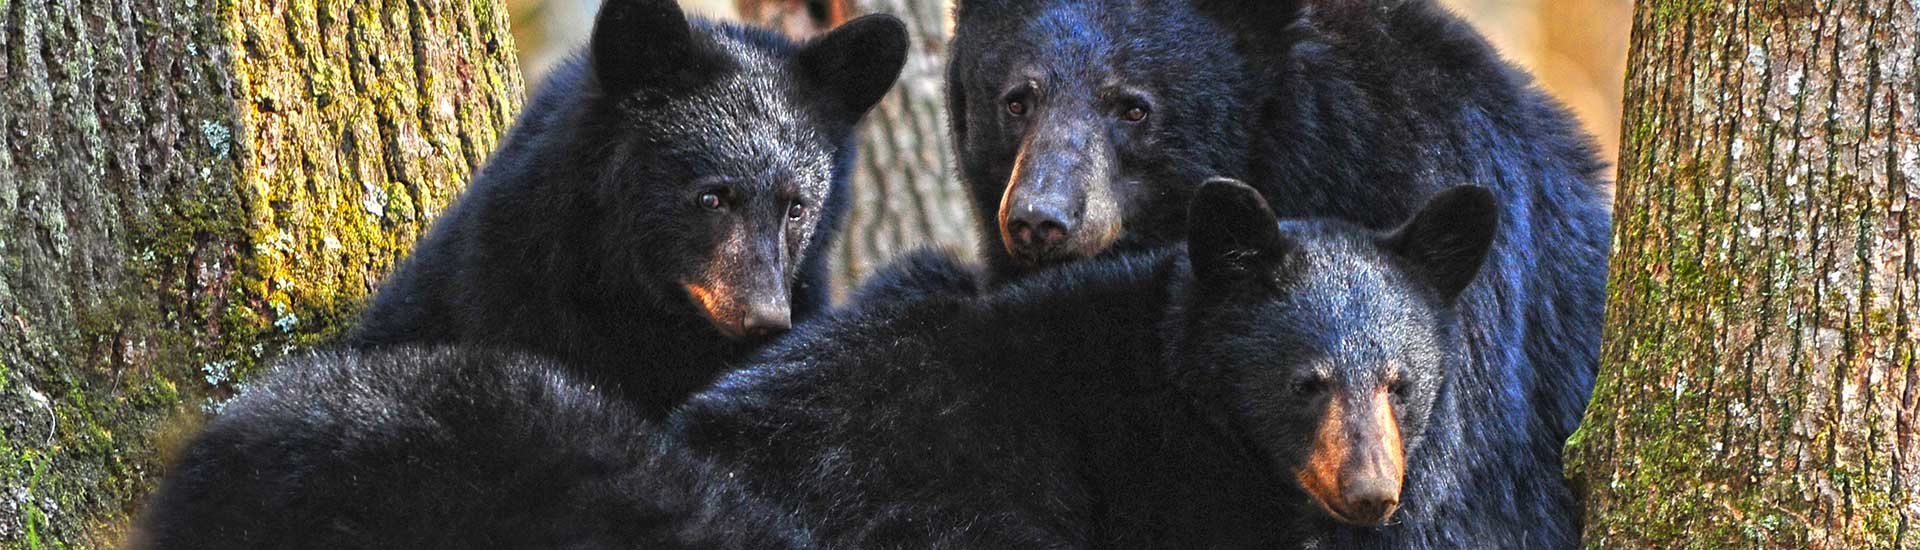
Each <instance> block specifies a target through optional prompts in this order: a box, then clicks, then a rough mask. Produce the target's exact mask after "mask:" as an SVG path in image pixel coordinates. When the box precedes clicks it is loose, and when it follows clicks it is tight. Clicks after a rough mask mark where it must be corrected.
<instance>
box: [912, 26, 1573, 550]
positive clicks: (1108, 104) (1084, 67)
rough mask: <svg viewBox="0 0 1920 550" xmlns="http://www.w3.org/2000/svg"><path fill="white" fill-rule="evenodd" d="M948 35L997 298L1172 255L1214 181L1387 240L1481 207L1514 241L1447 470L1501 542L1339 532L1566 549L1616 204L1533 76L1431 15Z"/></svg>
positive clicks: (1466, 304)
mask: <svg viewBox="0 0 1920 550" xmlns="http://www.w3.org/2000/svg"><path fill="white" fill-rule="evenodd" d="M957 16H958V17H957V26H956V29H955V34H954V38H953V42H952V44H951V48H950V50H949V51H950V57H949V73H948V109H949V115H950V116H949V119H950V123H951V125H952V127H951V132H952V135H953V137H954V143H955V149H956V156H957V158H958V159H959V166H960V173H961V177H962V179H963V180H964V182H965V184H966V185H967V186H968V188H969V189H970V190H971V197H972V199H973V202H974V206H975V209H976V211H977V212H978V213H979V219H978V221H979V223H980V228H981V229H982V236H983V237H984V240H983V243H982V244H983V246H982V247H981V248H982V250H983V254H984V256H985V260H986V264H987V266H988V271H989V272H991V273H992V274H993V275H994V276H995V277H996V279H999V280H1006V279H1009V278H1015V277H1018V276H1020V275H1022V274H1024V273H1028V272H1031V271H1033V270H1036V269H1039V268H1041V267H1042V266H1045V265H1049V264H1055V263H1060V262H1066V261H1073V260H1077V259H1080V258H1086V257H1091V256H1095V255H1097V254H1100V253H1102V252H1103V251H1107V250H1114V249H1120V250H1124V249H1130V248H1139V247H1144V246H1152V245H1156V244H1164V243H1169V242H1176V241H1177V240H1178V239H1179V238H1180V237H1181V232H1182V231H1184V230H1185V227H1186V225H1185V223H1184V220H1183V216H1184V214H1185V209H1184V208H1183V205H1184V204H1185V202H1186V200H1187V197H1189V196H1190V195H1191V193H1192V192H1193V189H1194V185H1193V182H1198V181H1202V180H1203V179H1204V178H1206V177H1212V176H1226V177H1233V178H1238V179H1243V180H1246V181H1248V182H1250V183H1252V184H1253V185H1255V186H1256V187H1257V188H1258V189H1259V190H1260V192H1261V193H1262V194H1263V195H1265V196H1266V197H1267V198H1268V199H1269V200H1270V203H1271V205H1272V207H1273V209H1274V211H1275V212H1276V213H1277V214H1279V215H1280V216H1281V217H1312V216H1328V217H1337V218H1341V219H1345V220H1349V221H1351V222H1353V223H1356V224H1359V225H1361V226H1363V227H1369V228H1374V229H1383V228H1387V227H1390V226H1392V224H1395V223H1398V222H1399V221H1400V220H1403V219H1406V217H1407V216H1408V214H1410V213H1411V212H1413V210H1414V208H1415V207H1417V206H1418V205H1420V204H1423V203H1424V202H1425V201H1426V200H1428V198H1429V197H1431V196H1433V195H1434V194H1436V193H1438V192H1440V191H1442V190H1445V189H1449V188H1451V187H1454V186H1458V185H1463V184H1474V185H1480V186H1485V187H1488V188H1490V189H1492V190H1493V191H1494V193H1495V194H1497V195H1498V198H1499V204H1500V205H1501V212H1500V219H1501V221H1502V223H1503V227H1504V230H1503V231H1502V232H1501V234H1500V236H1499V239H1498V241H1497V242H1496V243H1495V245H1494V249H1493V253H1492V254H1491V256H1489V259H1488V260H1487V267H1486V269H1485V274H1484V275H1483V277H1482V278H1483V279H1484V280H1483V282H1482V283H1481V284H1476V285H1474V288H1473V289H1471V290H1469V291H1468V293H1467V295H1466V296H1464V297H1463V298H1462V299H1461V305H1460V308H1461V316H1462V317H1463V319H1464V322H1465V323H1466V325H1467V327H1468V328H1467V330H1465V331H1464V332H1463V334H1464V335H1465V338H1466V346H1467V356H1468V357H1471V358H1472V364H1471V366H1470V368H1467V369H1465V370H1464V371H1463V372H1462V373H1460V374H1459V376H1458V382H1459V386H1460V388H1459V390H1458V391H1459V393H1460V394H1461V395H1462V397H1463V399H1466V400H1467V401H1468V402H1472V403H1477V404H1478V405H1476V406H1475V407H1473V408H1472V409H1470V410H1468V411H1467V416H1466V417H1465V418H1462V419H1461V421H1462V422H1463V423H1465V424H1466V426H1464V427H1463V429H1465V430H1466V432H1465V433H1463V434H1462V435H1461V438H1462V442H1461V443H1462V447H1461V448H1460V451H1459V452H1460V453H1461V456H1460V458H1459V460H1458V461H1457V463H1456V464H1455V465H1454V467H1455V468H1457V469H1459V470H1460V473H1461V475H1462V476H1464V477H1463V478H1462V481H1461V484H1460V485H1459V486H1458V490H1459V491H1461V494H1460V495H1457V496H1456V497H1455V498H1458V499H1460V500H1461V501H1462V502H1469V503H1474V504H1473V507H1472V508H1471V509H1470V510H1471V512H1470V513H1471V515H1473V516H1474V517H1476V518H1478V523H1480V524H1483V525H1486V526H1488V527H1486V528H1485V529H1481V528H1469V527H1454V526H1428V525H1421V524H1417V523H1414V522H1412V521H1408V522H1403V523H1402V524H1400V525H1398V526H1396V527H1394V528H1392V529H1388V530H1384V531H1382V530H1377V529H1369V530H1346V529H1331V530H1330V531H1329V532H1328V533H1327V536H1328V537H1329V540H1332V541H1336V542H1351V543H1355V544H1359V543H1370V542H1379V543H1381V544H1385V545H1389V546H1400V547H1420V546H1429V547H1452V546H1456V545H1465V546H1475V547H1530V548H1538V547H1547V548H1561V547H1568V546H1572V545H1574V544H1575V543H1576V541H1577V539H1578V536H1579V532H1580V525H1579V517H1578V509H1577V505H1576V503H1575V502H1574V500H1573V496H1572V494H1571V492H1570V490H1569V489H1568V488H1567V487H1566V485H1565V483H1564V481H1563V479H1562V477H1561V459H1560V451H1561V447H1562V446H1563V444H1564V442H1565V440H1566V438H1567V436H1568V435H1569V434H1571V432H1572V430H1573V429H1574V427H1575V426H1576V425H1577V424H1578V422H1579V420H1580V418H1581V415H1582V413H1583V411H1584V409H1585V406H1586V402H1587V398H1588V396H1589V394H1590V393H1591V390H1592V386H1593V380H1594V375H1595V372H1596V370H1597V365H1598V358H1599V343H1600V335H1601V325H1602V313H1603V303H1604V298H1605V294H1604V290H1605V278H1606V268H1607V246H1608V245H1607V243H1608V233H1609V229H1610V223H1611V222H1610V216H1611V215H1610V212H1609V210H1608V206H1607V202H1608V200H1609V198H1610V193H1609V192H1608V183H1607V181H1606V179H1605V177H1604V174H1603V171H1604V170H1605V168H1606V164H1604V163H1603V162H1601V161H1600V160H1599V159H1597V158H1596V155H1595V153H1594V150H1593V148H1592V146H1591V145H1590V143H1589V141H1590V140H1589V138H1587V137H1586V136H1585V135H1584V134H1583V133H1582V132H1581V131H1580V130H1579V127H1578V125H1577V124H1576V123H1575V121H1574V119H1573V118H1572V117H1571V116H1569V115H1568V114H1567V112H1566V111H1565V109H1563V108H1562V107H1561V106H1560V105H1559V104H1557V103H1556V102H1554V101H1553V100H1552V99H1551V98H1549V97H1548V96H1547V95H1546V94H1544V93H1542V92H1541V91H1540V90H1538V89H1537V88H1536V87H1535V86H1534V85H1533V83H1532V82H1531V79H1530V77H1529V76H1528V75H1527V74H1526V73H1524V72H1523V71H1521V70H1520V69H1518V68H1515V67H1514V66H1512V65H1511V64H1508V63H1506V62H1505V61H1503V60H1502V59H1501V58H1500V56H1499V55H1498V53H1497V52H1496V51H1495V50H1494V48H1492V47H1491V46H1490V45H1488V44H1487V42H1486V41H1485V40H1484V39H1483V38H1482V37H1481V36H1480V35H1479V34H1478V33H1477V32H1475V31H1474V30H1473V29H1472V28H1471V27H1469V26H1468V25H1467V24H1466V23H1464V22H1462V21H1461V20H1460V19H1458V18H1457V17H1455V16H1453V15H1452V14H1450V13H1448V12H1447V11H1446V9H1445V8H1444V7H1442V6H1440V5H1438V3H1437V2H1433V1H1431V0H1271V1H1266V0H1191V1H1181V2H1106V1H1097V0H1034V1H1015V0H962V1H961V2H960V6H959V8H958V12H957ZM1443 523H1446V522H1443ZM1449 525H1451V524H1449ZM1435 529H1455V530H1453V531H1448V532H1439V531H1435ZM1336 546H1337V545H1336Z"/></svg>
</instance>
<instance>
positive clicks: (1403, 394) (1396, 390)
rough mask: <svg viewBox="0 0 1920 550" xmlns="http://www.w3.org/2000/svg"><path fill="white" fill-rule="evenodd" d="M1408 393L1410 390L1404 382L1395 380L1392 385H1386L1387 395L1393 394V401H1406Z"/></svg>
mask: <svg viewBox="0 0 1920 550" xmlns="http://www.w3.org/2000/svg"><path fill="white" fill-rule="evenodd" d="M1409 391H1410V388H1409V387H1408V386H1407V383H1406V382H1402V381H1399V380H1395V381H1393V383H1390V384H1387V393H1390V394H1393V399H1394V400H1395V401H1406V400H1407V393H1408V392H1409Z"/></svg>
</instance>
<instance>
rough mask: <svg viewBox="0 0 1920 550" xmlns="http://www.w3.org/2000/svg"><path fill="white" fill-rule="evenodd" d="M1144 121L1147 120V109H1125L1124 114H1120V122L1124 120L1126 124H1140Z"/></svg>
mask: <svg viewBox="0 0 1920 550" xmlns="http://www.w3.org/2000/svg"><path fill="white" fill-rule="evenodd" d="M1146 119H1147V108H1145V107H1133V108H1130V109H1127V110H1126V112H1123V113H1120V120H1124V121H1127V122H1140V121H1142V120H1146Z"/></svg>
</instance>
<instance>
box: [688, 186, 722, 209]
mask: <svg viewBox="0 0 1920 550" xmlns="http://www.w3.org/2000/svg"><path fill="white" fill-rule="evenodd" d="M724 194H725V192H723V191H720V190H717V189H716V190H713V191H708V192H705V193H701V194H700V198H698V199H696V200H695V202H696V203H698V204H699V205H700V207H701V208H705V209H707V210H719V209H720V207H722V206H725V205H726V201H725V197H722V196H721V195H724Z"/></svg>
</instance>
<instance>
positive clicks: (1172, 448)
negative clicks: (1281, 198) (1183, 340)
mask: <svg viewBox="0 0 1920 550" xmlns="http://www.w3.org/2000/svg"><path fill="white" fill-rule="evenodd" d="M1191 278H1192V274H1191V270H1190V268H1189V267H1188V265H1187V262H1186V254H1185V250H1184V248H1182V247H1163V248H1158V249H1153V250H1149V251H1140V252H1134V253H1125V254H1113V255H1109V256H1106V257H1103V258H1098V259H1094V260H1089V261H1084V262H1078V263H1076V264H1073V265H1069V266H1064V267H1062V268H1057V269H1052V270H1045V271H1041V272H1036V273H1034V274H1032V275H1031V276H1029V277H1025V278H1023V279H1021V280H1019V281H1015V282H1011V283H1009V284H1008V285H1007V286H1006V287H1003V288H1002V289H1001V290H1000V291H999V292H998V293H997V294H996V296H998V297H999V298H1000V299H999V300H998V303H997V304H996V306H997V307H998V308H999V309H998V310H996V311H993V312H991V313H990V314H989V315H985V316H983V317H982V318H983V319H987V320H989V322H991V323H994V324H996V327H995V330H996V331H998V332H999V333H1000V334H1001V341H1004V342H1007V343H1008V344H1009V345H1007V346H1006V348H1005V349H1004V350H1003V351H1002V352H1000V353H1001V360H1000V361H997V362H998V363H999V364H1000V365H1004V366H1003V367H997V368H996V369H995V370H996V371H997V372H999V373H1001V374H1013V375H1019V376H1027V377H1029V379H1028V380H1023V381H1019V382H1016V383H1015V385H1014V386H1015V387H1019V386H1024V387H1027V388H1032V389H1030V390H1029V391H1030V392H1031V393H1028V394H1027V398H1028V399H1033V400H1035V402H1036V403H1042V404H1045V405H1046V406H1047V407H1048V408H1050V409H1051V410H1052V412H1053V413H1054V419H1055V424H1054V425H1055V426H1056V429H1057V430H1058V433H1059V434H1060V435H1061V436H1062V438H1063V439H1066V440H1068V441H1071V442H1073V444H1074V445H1075V446H1077V447H1078V448H1079V449H1080V450H1081V452H1079V453H1076V456H1077V457H1078V458H1077V460H1078V461H1079V463H1078V464H1075V465H1074V466H1075V471H1077V472H1079V475H1080V476H1081V478H1082V480H1083V481H1084V486H1085V487H1086V489H1087V490H1088V492H1089V494H1088V497H1090V498H1089V502H1090V503H1091V504H1090V506H1091V508H1090V509H1088V510H1086V511H1085V512H1086V513H1087V514H1088V515H1090V516H1091V518H1092V520H1093V522H1094V525H1095V530H1096V533H1095V534H1094V535H1093V536H1096V537H1099V538H1100V539H1102V540H1106V541H1111V542H1114V543H1115V544H1116V545H1117V546H1119V547H1129V546H1152V544H1150V543H1152V542H1155V541H1158V542H1159V543H1162V544H1165V543H1168V542H1169V541H1185V542H1183V543H1182V545H1185V544H1187V543H1192V544H1193V545H1194V546H1196V547H1210V546H1223V547H1245V546H1254V545H1258V544H1261V543H1264V542H1269V541H1274V540H1282V539H1284V538H1285V537H1286V536H1287V533H1290V532H1292V529H1291V526H1292V523H1291V521H1290V519H1289V518H1292V517H1293V516H1294V515H1295V514H1294V513H1292V512H1291V511H1290V510H1289V509H1287V508H1284V507H1282V506H1280V505H1279V504H1278V503H1280V502H1284V501H1285V500H1284V496H1285V495H1284V493H1282V492H1281V491H1284V489H1283V488H1284V487H1287V485H1285V484H1283V483H1282V482H1281V481H1282V480H1280V479H1278V478H1277V477H1276V476H1275V475H1273V474H1272V473H1271V471H1270V470H1271V468H1269V467H1268V463H1267V461H1265V460H1262V459H1260V458H1259V455H1258V454H1257V453H1255V452H1253V451H1252V450H1251V449H1252V447H1251V445H1250V444H1249V443H1248V442H1247V441H1245V440H1244V438H1239V437H1235V436H1233V435H1232V433H1231V432H1230V430H1228V429H1225V427H1223V426H1221V425H1219V424H1218V423H1217V422H1216V419H1213V418H1210V417H1209V416H1208V415H1207V413H1205V412H1203V411H1207V410H1211V409H1212V407H1206V406H1205V405H1207V403H1202V402H1201V401H1203V399H1201V398H1198V397H1196V396H1195V395H1194V394H1193V393H1192V392H1190V391H1188V390H1186V389H1183V388H1182V387H1181V384H1180V383H1178V381H1176V380H1173V379H1172V376H1173V375H1174V373H1176V372H1177V371H1178V369H1175V368H1172V366H1171V365H1170V364H1169V363H1168V361H1170V360H1171V358H1172V357H1175V356H1176V354H1175V353H1174V351H1173V349H1174V345H1173V343H1174V342H1175V341H1176V339H1177V338H1179V337H1180V334H1181V332H1180V330H1181V323H1180V322H1179V321H1178V319H1179V318H1180V317H1181V316H1182V313H1181V308H1180V307H1179V306H1178V304H1179V303H1180V302H1181V301H1182V300H1183V299H1182V298H1181V296H1183V294H1184V293H1185V288H1186V287H1187V286H1188V285H1189V284H1190V283H1191V281H1190V280H1191ZM1021 373H1025V374H1021Z"/></svg>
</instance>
